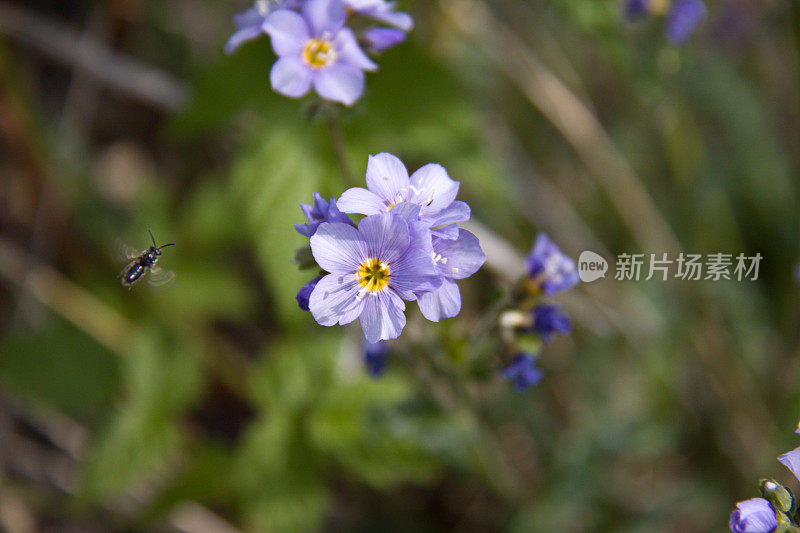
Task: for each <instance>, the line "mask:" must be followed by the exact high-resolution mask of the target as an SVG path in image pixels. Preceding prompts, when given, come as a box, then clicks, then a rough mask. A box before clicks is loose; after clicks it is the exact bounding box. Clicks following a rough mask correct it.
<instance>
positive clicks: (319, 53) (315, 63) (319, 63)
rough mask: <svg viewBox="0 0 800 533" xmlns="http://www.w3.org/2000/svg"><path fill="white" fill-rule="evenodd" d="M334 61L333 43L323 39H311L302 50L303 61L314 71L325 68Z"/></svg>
mask: <svg viewBox="0 0 800 533" xmlns="http://www.w3.org/2000/svg"><path fill="white" fill-rule="evenodd" d="M335 59H336V50H334V49H333V43H331V42H330V41H326V40H324V39H311V40H310V41H308V43H307V44H306V47H305V48H304V49H303V61H305V62H306V64H307V65H308V66H310V67H311V68H313V69H315V70H318V69H321V68H323V67H327V66H328V65H330V64H331V63H333V61H334V60H335Z"/></svg>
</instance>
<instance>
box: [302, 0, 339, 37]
mask: <svg viewBox="0 0 800 533" xmlns="http://www.w3.org/2000/svg"><path fill="white" fill-rule="evenodd" d="M301 10H302V12H303V17H304V18H305V19H306V20H307V21H308V25H309V26H310V27H311V33H312V34H313V36H314V37H322V35H323V34H324V33H326V32H328V33H330V34H331V36H334V35H336V34H337V33H339V30H341V29H342V27H344V22H345V20H346V19H347V11H346V10H345V8H344V3H343V2H342V0H307V1H306V2H305V3H304V4H303V7H302V8H301Z"/></svg>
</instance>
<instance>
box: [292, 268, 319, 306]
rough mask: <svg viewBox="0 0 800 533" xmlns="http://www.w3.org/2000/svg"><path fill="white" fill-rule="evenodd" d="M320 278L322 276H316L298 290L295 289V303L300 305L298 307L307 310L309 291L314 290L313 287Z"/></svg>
mask: <svg viewBox="0 0 800 533" xmlns="http://www.w3.org/2000/svg"><path fill="white" fill-rule="evenodd" d="M321 279H322V276H317V277H316V278H314V279H312V280H311V281H309V282H308V283H306V284H305V285H303V286H302V287H300V290H299V291H297V296H296V297H295V298H297V305H299V306H300V309H302V310H303V311H308V310H309V309H308V300H309V298H311V293H312V292H313V291H314V287H316V286H317V283H318V282H319V280H321Z"/></svg>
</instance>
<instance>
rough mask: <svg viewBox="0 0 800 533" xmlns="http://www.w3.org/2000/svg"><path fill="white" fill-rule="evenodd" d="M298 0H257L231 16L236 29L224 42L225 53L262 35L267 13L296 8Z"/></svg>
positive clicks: (229, 52)
mask: <svg viewBox="0 0 800 533" xmlns="http://www.w3.org/2000/svg"><path fill="white" fill-rule="evenodd" d="M299 6H300V2H299V1H298V0H257V1H256V3H255V4H254V5H253V7H251V8H249V9H247V10H245V11H243V12H242V13H237V14H235V15H234V16H233V23H234V25H235V26H236V31H235V32H234V33H233V35H231V36H230V38H229V39H228V42H226V43H225V53H226V54H232V53H233V52H234V51H235V50H236V49H237V48H239V47H240V46H241V45H243V44H244V43H246V42H247V41H252V40H253V39H256V38H258V37H260V36H261V35H263V34H264V33H265V32H264V28H263V27H262V26H263V24H264V20H266V18H267V15H269V14H270V13H272V12H273V11H276V10H278V9H296V8H298V7H299Z"/></svg>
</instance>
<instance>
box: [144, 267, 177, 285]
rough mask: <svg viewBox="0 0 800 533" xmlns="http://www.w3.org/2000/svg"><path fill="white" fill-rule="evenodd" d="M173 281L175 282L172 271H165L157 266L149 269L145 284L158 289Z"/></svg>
mask: <svg viewBox="0 0 800 533" xmlns="http://www.w3.org/2000/svg"><path fill="white" fill-rule="evenodd" d="M173 281H175V272H173V271H172V270H167V269H165V268H161V267H159V266H154V267H151V268H150V276H149V277H148V278H147V283H149V284H150V285H153V286H154V287H160V286H162V285H167V284H169V283H172V282H173Z"/></svg>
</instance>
